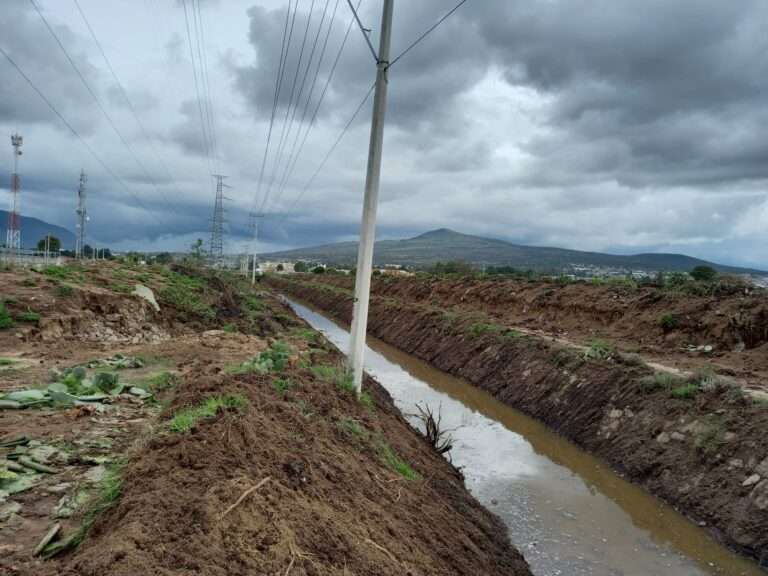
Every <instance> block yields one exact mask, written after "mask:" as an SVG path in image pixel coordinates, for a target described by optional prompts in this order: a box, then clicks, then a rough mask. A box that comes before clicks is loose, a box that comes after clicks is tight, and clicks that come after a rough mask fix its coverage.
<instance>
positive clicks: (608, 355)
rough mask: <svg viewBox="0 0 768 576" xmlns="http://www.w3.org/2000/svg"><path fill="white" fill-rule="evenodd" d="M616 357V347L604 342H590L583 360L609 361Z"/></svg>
mask: <svg viewBox="0 0 768 576" xmlns="http://www.w3.org/2000/svg"><path fill="white" fill-rule="evenodd" d="M615 355H616V347H615V346H614V345H613V344H611V343H610V342H608V341H606V340H592V342H590V343H589V348H587V350H586V351H585V352H584V358H586V359H589V360H598V361H599V360H611V359H613V357H614V356H615Z"/></svg>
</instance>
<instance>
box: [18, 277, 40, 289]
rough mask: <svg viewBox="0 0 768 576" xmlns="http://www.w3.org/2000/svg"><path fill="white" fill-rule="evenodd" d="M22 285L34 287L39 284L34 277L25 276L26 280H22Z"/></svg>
mask: <svg viewBox="0 0 768 576" xmlns="http://www.w3.org/2000/svg"><path fill="white" fill-rule="evenodd" d="M21 285H22V286H25V287H27V288H34V287H35V286H37V282H36V281H35V279H34V278H24V280H22V281H21Z"/></svg>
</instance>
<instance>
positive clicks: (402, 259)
mask: <svg viewBox="0 0 768 576" xmlns="http://www.w3.org/2000/svg"><path fill="white" fill-rule="evenodd" d="M263 257H264V258H268V259H273V260H279V259H282V260H293V261H295V260H309V261H315V262H324V263H326V264H330V265H333V266H354V265H355V262H356V260H357V242H338V243H335V244H325V245H322V246H315V247H312V248H298V249H296V250H286V251H282V252H273V253H271V254H264V255H263ZM373 258H374V262H375V264H377V265H380V266H381V265H384V264H399V265H402V266H413V267H416V268H424V267H427V266H431V265H434V264H435V263H436V262H447V261H450V260H462V261H464V262H469V263H471V264H474V265H475V266H512V267H514V268H517V269H519V270H537V271H540V272H551V273H558V272H565V271H569V270H573V268H574V267H578V266H597V267H601V268H613V269H622V270H643V271H647V272H655V271H664V272H675V271H679V272H683V271H689V270H691V269H692V268H694V267H695V266H700V265H706V266H712V267H713V268H715V269H717V270H718V271H720V272H725V273H729V274H754V275H766V274H768V272H764V271H761V270H752V269H748V268H738V267H734V266H723V265H720V264H714V263H712V262H707V261H706V260H700V259H698V258H692V257H690V256H685V255H683V254H635V255H632V256H618V255H614V254H603V253H600V252H582V251H579V250H567V249H565V248H547V247H540V246H522V245H519V244H512V243H510V242H505V241H503V240H495V239H492V238H482V237H480V236H471V235H469V234H461V233H459V232H455V231H453V230H448V229H447V228H441V229H439V230H432V231H431V232H427V233H425V234H421V235H420V236H416V237H415V238H408V239H405V240H381V241H379V242H376V247H375V249H374V256H373Z"/></svg>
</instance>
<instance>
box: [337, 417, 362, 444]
mask: <svg viewBox="0 0 768 576" xmlns="http://www.w3.org/2000/svg"><path fill="white" fill-rule="evenodd" d="M337 426H338V427H339V430H341V431H342V432H343V433H344V434H346V435H347V436H352V437H353V438H357V439H358V440H365V439H367V438H368V431H367V430H366V429H365V427H364V426H363V425H362V424H360V423H359V422H357V421H356V420H353V419H352V418H346V417H344V418H342V419H341V420H339V422H338V424H337Z"/></svg>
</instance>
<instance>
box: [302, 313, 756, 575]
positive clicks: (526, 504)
mask: <svg viewBox="0 0 768 576" xmlns="http://www.w3.org/2000/svg"><path fill="white" fill-rule="evenodd" d="M288 303H289V304H290V305H291V306H292V307H293V309H294V310H295V311H296V313H297V314H298V315H299V316H301V317H302V318H304V319H305V320H306V321H307V322H309V323H310V324H311V325H312V326H313V327H314V328H316V329H318V330H320V331H322V332H323V333H324V334H325V335H326V337H327V338H328V339H329V340H330V341H331V342H333V343H334V344H335V345H336V346H337V347H339V348H340V349H341V350H342V351H343V352H346V350H347V348H348V342H349V334H348V332H347V331H346V329H344V328H342V327H340V326H339V325H338V324H336V323H335V322H333V321H331V320H329V319H328V318H326V317H324V316H323V315H321V314H320V313H318V312H316V311H314V310H312V309H310V308H308V307H307V306H305V305H301V304H298V303H296V302H295V301H292V300H288ZM368 346H369V347H368V348H367V350H366V357H365V369H366V370H367V371H368V372H369V373H370V374H371V375H372V376H374V377H375V378H376V379H377V380H378V381H379V382H380V383H381V384H382V385H383V386H384V387H385V388H386V389H387V390H388V391H389V393H390V394H391V395H392V397H393V398H394V400H395V403H396V404H397V406H398V408H400V410H401V411H402V412H403V413H404V414H406V415H411V414H413V413H414V412H416V409H415V405H416V404H421V405H422V406H424V405H428V406H430V407H431V408H432V410H433V411H435V412H437V410H438V409H439V410H440V413H441V415H442V425H443V427H444V428H448V429H455V430H454V431H453V432H452V437H453V439H454V448H453V450H452V451H451V452H450V456H451V458H452V460H453V463H454V464H455V465H457V466H460V467H462V469H463V472H464V475H465V477H466V484H467V487H468V488H469V489H470V490H471V492H472V493H473V495H474V496H475V497H476V498H477V499H478V500H480V501H481V502H482V503H483V504H484V505H485V506H486V507H488V508H489V509H490V510H491V511H493V512H494V513H495V514H497V515H498V516H499V517H500V518H501V519H502V520H503V521H504V523H505V524H506V525H507V527H508V529H509V535H510V539H511V540H512V542H513V543H514V544H515V545H516V546H517V547H518V548H519V549H520V551H521V552H522V553H523V554H524V555H525V557H526V559H527V560H528V562H529V563H530V565H531V569H532V570H533V573H534V574H536V575H537V576H556V575H561V576H586V575H589V576H649V575H664V576H705V575H727V576H739V575H741V576H765V574H766V573H765V572H763V571H762V570H761V569H760V568H758V567H757V565H756V564H755V563H753V562H751V561H749V560H746V559H744V558H741V557H740V556H738V555H736V554H733V553H732V552H730V551H729V550H727V549H726V548H724V547H723V546H721V545H719V544H718V543H717V542H716V541H714V540H713V539H712V537H711V536H709V534H707V533H706V532H705V531H703V530H702V529H700V528H699V527H697V526H696V525H694V524H693V523H691V522H690V521H688V520H687V519H685V518H684V517H683V516H681V515H680V514H678V513H677V512H675V511H674V510H673V509H672V508H670V507H669V506H666V505H665V504H663V503H661V502H660V501H659V500H657V499H656V498H654V497H652V496H650V495H649V494H647V493H646V492H644V491H643V490H641V489H640V488H638V487H636V486H634V485H632V484H630V483H629V482H626V481H624V480H622V479H621V478H619V477H618V476H617V475H616V474H614V473H613V472H612V471H611V470H610V469H609V468H608V467H607V466H606V465H604V464H603V463H602V462H601V461H599V460H597V459H596V458H594V457H592V456H590V455H589V454H587V453H585V452H584V451H582V450H581V449H579V448H578V447H576V446H575V445H574V444H572V443H570V442H568V441H567V440H565V439H563V438H562V437H560V436H558V435H557V434H554V433H553V432H551V431H549V430H548V429H547V428H546V427H545V426H544V425H542V424H540V423H539V422H537V421H535V420H533V419H532V418H529V417H528V416H526V415H524V414H522V413H521V412H518V411H517V410H514V409H512V408H510V407H508V406H506V405H504V404H502V403H501V402H499V401H498V400H496V399H494V398H493V397H492V396H491V395H489V394H488V393H486V392H484V391H482V390H480V389H478V388H475V387H474V386H471V385H470V384H468V383H466V382H464V381H462V380H460V379H458V378H454V377H452V376H450V375H448V374H445V373H444V372H441V371H439V370H437V369H435V368H432V367H431V366H429V365H428V364H426V363H424V362H422V361H421V360H418V359H416V358H414V357H412V356H410V355H408V354H405V353H403V352H401V351H399V350H397V349H396V348H393V347H392V346H389V345H387V344H385V343H383V342H381V341H378V340H376V339H373V338H369V340H368ZM409 418H410V419H411V421H412V423H416V419H415V418H414V417H412V416H411V417H409Z"/></svg>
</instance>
